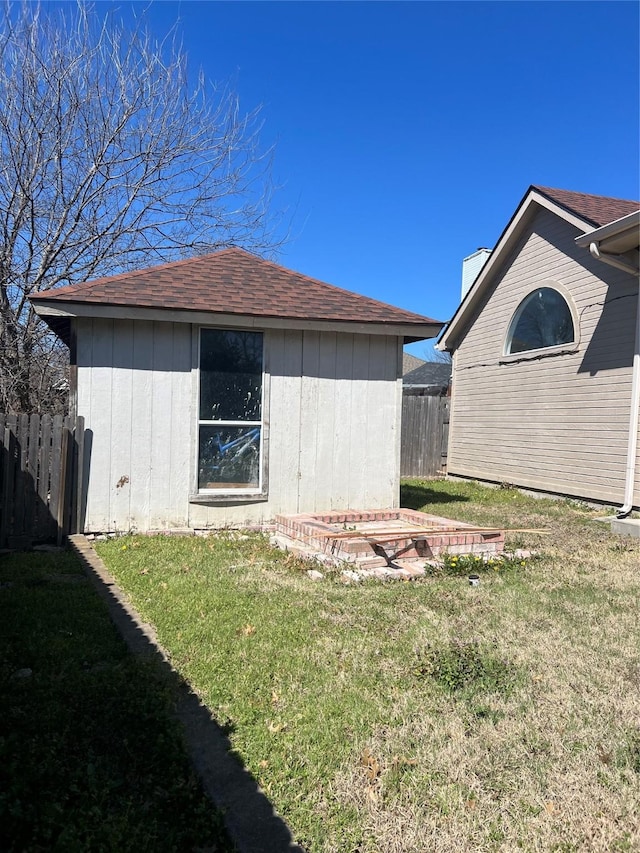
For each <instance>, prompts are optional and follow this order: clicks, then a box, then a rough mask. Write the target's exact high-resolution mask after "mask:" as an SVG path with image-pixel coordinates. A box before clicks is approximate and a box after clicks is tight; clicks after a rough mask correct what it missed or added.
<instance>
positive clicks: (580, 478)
mask: <svg viewBox="0 0 640 853" xmlns="http://www.w3.org/2000/svg"><path fill="white" fill-rule="evenodd" d="M577 235H578V231H577V230H576V229H575V228H573V227H572V226H570V225H568V224H567V223H566V222H564V221H563V220H561V219H559V218H558V217H556V216H554V215H553V214H551V213H550V212H548V211H541V212H540V213H538V214H537V216H536V217H535V219H534V220H533V222H532V224H531V225H530V226H529V228H528V229H527V231H526V232H525V233H524V234H523V236H522V237H521V239H520V242H519V246H518V247H517V249H516V251H514V252H513V253H512V255H511V258H510V260H509V261H508V263H506V264H505V265H504V267H503V268H502V270H501V271H500V274H499V275H496V277H495V280H494V282H493V285H492V287H491V288H490V290H489V291H488V293H487V295H486V297H485V299H484V302H483V305H482V308H481V311H480V313H479V314H477V315H476V317H475V320H474V323H473V325H472V326H471V328H470V329H468V330H467V332H466V335H465V337H464V338H463V339H462V341H461V342H460V343H459V346H458V349H457V351H456V353H455V359H454V365H455V370H454V383H453V398H452V406H451V430H450V445H449V456H448V470H449V472H450V473H452V474H461V475H465V476H471V477H477V478H480V479H487V480H493V481H497V482H509V483H514V484H516V485H520V486H526V487H530V488H534V489H541V490H547V491H552V492H560V493H564V494H571V495H576V496H580V497H584V498H590V499H594V500H603V501H611V502H621V501H622V498H623V495H624V474H625V465H626V453H627V437H628V427H629V413H630V397H631V367H632V359H633V343H634V328H635V312H636V305H637V298H638V296H637V283H636V282H634V280H633V278H632V276H630V275H627V274H626V273H624V272H620V271H618V270H615V269H613V268H611V267H608V266H606V265H604V264H603V263H600V262H598V261H596V260H594V259H593V258H591V256H590V255H589V253H588V252H587V251H586V250H585V249H581V248H578V247H577V246H576V245H575V243H574V238H575V237H576V236H577ZM549 280H550V281H555V282H558V283H559V284H561V285H562V286H563V287H564V288H565V289H566V291H568V293H569V294H570V296H571V297H572V299H573V301H574V304H575V307H576V310H577V315H578V318H579V326H580V330H579V331H580V341H579V346H578V348H577V351H576V352H569V353H565V354H560V355H548V356H546V357H543V358H540V359H534V360H526V359H524V360H522V361H511V362H508V361H504V360H503V359H502V352H503V347H504V341H505V337H506V334H507V329H508V326H509V322H510V320H511V318H512V316H513V314H514V312H515V310H516V308H517V307H518V305H519V304H520V302H521V301H522V299H523V298H524V297H525V296H526V295H527V294H528V293H529V292H530V291H532V290H533V289H535V288H536V287H539V286H541V285H542V284H543V283H544V282H545V281H549ZM523 355H525V354H523ZM635 501H636V503H640V482H637V491H636V498H635Z"/></svg>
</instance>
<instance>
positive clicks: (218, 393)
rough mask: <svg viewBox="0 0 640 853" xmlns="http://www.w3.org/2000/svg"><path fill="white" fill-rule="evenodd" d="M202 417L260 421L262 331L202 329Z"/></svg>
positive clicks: (207, 419)
mask: <svg viewBox="0 0 640 853" xmlns="http://www.w3.org/2000/svg"><path fill="white" fill-rule="evenodd" d="M200 335H201V336H200V420H204V421H214V420H215V421H259V420H260V418H261V400H262V333H261V332H232V331H225V330H222V329H202V331H201V333H200Z"/></svg>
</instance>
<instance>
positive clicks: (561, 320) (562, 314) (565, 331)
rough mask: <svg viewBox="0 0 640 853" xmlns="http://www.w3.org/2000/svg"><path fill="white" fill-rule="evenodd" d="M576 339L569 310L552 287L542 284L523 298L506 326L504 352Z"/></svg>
mask: <svg viewBox="0 0 640 853" xmlns="http://www.w3.org/2000/svg"><path fill="white" fill-rule="evenodd" d="M574 340H575V330H574V324H573V317H572V315H571V309H570V308H569V305H568V303H567V301H566V299H565V298H564V296H563V295H562V294H561V293H560V292H559V291H558V290H555V288H553V287H541V288H539V289H538V290H534V291H533V293H530V294H529V295H528V296H527V297H526V299H524V300H523V301H522V302H521V303H520V305H519V307H518V310H517V311H516V313H515V314H514V315H513V320H512V321H511V325H510V326H509V332H508V334H507V341H506V345H505V354H506V355H513V354H515V353H519V352H528V351H529V350H536V349H544V348H546V347H555V346H559V345H561V344H569V343H572V342H573V341H574Z"/></svg>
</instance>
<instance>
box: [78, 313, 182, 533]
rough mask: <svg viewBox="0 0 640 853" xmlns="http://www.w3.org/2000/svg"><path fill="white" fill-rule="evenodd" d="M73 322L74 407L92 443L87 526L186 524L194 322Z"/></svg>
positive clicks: (136, 527)
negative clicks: (76, 380) (74, 354)
mask: <svg viewBox="0 0 640 853" xmlns="http://www.w3.org/2000/svg"><path fill="white" fill-rule="evenodd" d="M77 323H78V326H77V337H78V349H77V360H78V411H79V412H81V413H82V414H84V415H85V417H86V423H87V429H88V431H89V432H88V435H89V436H90V441H91V465H90V471H89V485H88V498H87V511H86V525H85V529H86V530H87V531H92V530H93V531H113V530H118V531H123V530H125V531H128V530H163V529H166V528H171V527H186V526H187V523H188V499H189V486H190V483H189V476H190V471H191V468H190V459H191V456H190V454H191V441H192V437H191V432H190V428H189V424H190V421H191V414H192V402H191V394H192V369H191V362H192V355H191V327H190V326H187V325H185V324H174V323H162V322H153V323H151V322H140V321H112V320H97V319H94V320H79V321H77Z"/></svg>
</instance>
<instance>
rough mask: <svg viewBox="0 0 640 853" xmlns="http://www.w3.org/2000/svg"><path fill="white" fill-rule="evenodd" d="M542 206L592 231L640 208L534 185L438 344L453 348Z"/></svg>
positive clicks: (624, 201) (618, 200)
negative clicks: (494, 277)
mask: <svg viewBox="0 0 640 853" xmlns="http://www.w3.org/2000/svg"><path fill="white" fill-rule="evenodd" d="M540 206H544V207H549V208H550V209H551V210H553V212H554V214H556V215H558V216H560V217H561V218H565V219H566V220H567V221H571V222H572V225H573V226H574V227H575V228H576V229H578V230H579V231H583V232H584V233H585V234H589V233H591V230H592V229H595V228H600V227H602V226H604V225H608V224H609V223H612V222H615V221H616V220H618V219H622V218H623V217H625V216H628V215H629V214H631V213H635V212H636V211H638V210H639V209H640V202H639V201H632V200H630V199H622V198H611V197H609V196H600V195H589V194H588V193H579V192H573V191H571V190H559V189H554V188H552V187H541V186H537V185H535V184H533V185H531V186H530V187H529V189H528V190H527V192H526V193H525V195H524V197H523V199H522V201H521V202H520V204H519V205H518V207H517V208H516V210H515V212H514V213H513V215H512V216H511V218H510V219H509V222H508V223H507V225H506V227H505V229H504V231H503V232H502V234H501V235H500V237H499V238H498V241H497V243H496V245H495V247H494V249H493V251H492V253H491V256H490V257H489V259H488V261H487V263H486V264H485V265H484V267H482V269H481V271H480V272H479V274H478V276H477V277H476V279H475V281H474V283H473V285H472V286H471V288H470V289H469V291H468V292H467V294H466V296H465V297H464V299H463V300H462V302H461V303H460V305H459V306H458V308H457V310H456V312H455V313H454V315H453V317H452V318H451V320H450V321H449V323H448V325H447V328H446V330H445V332H444V334H443V335H442V337H441V339H440V343H439V345H438V346H439V347H442V349H445V350H448V351H449V352H453V350H454V349H455V346H456V345H457V340H458V338H459V336H460V335H461V334H462V333H463V331H464V329H465V328H467V326H468V323H469V318H470V317H472V316H473V312H474V311H476V310H479V307H480V305H481V300H482V296H483V294H484V293H485V291H486V289H487V287H489V286H490V285H491V282H492V276H493V273H494V270H495V269H497V268H499V266H500V264H502V263H503V262H504V260H505V258H508V257H509V252H510V251H511V250H512V249H513V248H514V246H515V240H516V238H517V237H518V235H519V234H521V233H522V231H523V229H524V228H526V227H528V225H527V223H528V222H529V221H530V217H531V215H535V214H536V213H537V211H538V210H539V208H540Z"/></svg>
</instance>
